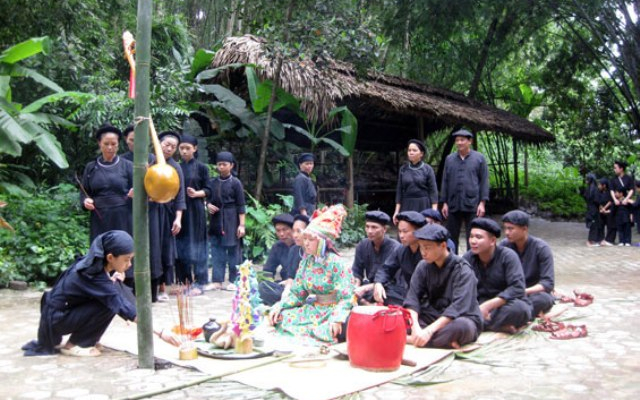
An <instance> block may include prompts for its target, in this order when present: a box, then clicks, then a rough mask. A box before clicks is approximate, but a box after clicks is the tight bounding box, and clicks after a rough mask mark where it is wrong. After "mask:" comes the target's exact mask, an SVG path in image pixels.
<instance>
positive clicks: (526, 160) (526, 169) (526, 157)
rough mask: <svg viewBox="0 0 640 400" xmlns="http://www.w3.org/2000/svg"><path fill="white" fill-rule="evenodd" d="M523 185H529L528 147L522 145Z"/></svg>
mask: <svg viewBox="0 0 640 400" xmlns="http://www.w3.org/2000/svg"><path fill="white" fill-rule="evenodd" d="M524 187H529V147H528V146H524Z"/></svg>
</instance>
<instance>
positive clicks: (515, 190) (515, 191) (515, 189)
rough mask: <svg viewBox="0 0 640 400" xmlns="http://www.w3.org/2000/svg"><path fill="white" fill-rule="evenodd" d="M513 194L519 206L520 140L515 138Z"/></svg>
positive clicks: (516, 206) (515, 202)
mask: <svg viewBox="0 0 640 400" xmlns="http://www.w3.org/2000/svg"><path fill="white" fill-rule="evenodd" d="M512 140H513V196H514V197H515V201H514V206H515V208H518V206H519V205H520V188H519V186H520V185H519V179H518V142H516V138H515V137H514V138H513V139H512Z"/></svg>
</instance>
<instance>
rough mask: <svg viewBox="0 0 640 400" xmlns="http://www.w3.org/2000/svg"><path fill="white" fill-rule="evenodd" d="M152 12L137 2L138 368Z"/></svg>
mask: <svg viewBox="0 0 640 400" xmlns="http://www.w3.org/2000/svg"><path fill="white" fill-rule="evenodd" d="M151 10H152V0H139V1H138V27H137V32H136V38H137V42H136V99H135V110H134V115H135V116H136V122H138V123H137V125H136V128H135V135H136V140H135V147H134V159H133V162H134V164H133V191H134V193H135V196H134V198H133V237H134V239H135V243H134V245H135V253H136V260H135V266H134V273H133V274H134V278H135V285H136V308H137V311H138V313H137V315H138V325H137V333H138V366H139V367H140V368H147V369H152V368H153V367H154V363H153V318H152V313H151V272H150V269H149V216H148V212H147V207H148V206H147V193H146V191H145V190H144V175H145V173H146V170H147V161H148V155H149V150H148V149H149V121H148V120H146V119H141V120H138V117H148V116H149V112H150V110H149V68H150V66H149V64H150V62H151Z"/></svg>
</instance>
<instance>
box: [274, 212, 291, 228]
mask: <svg viewBox="0 0 640 400" xmlns="http://www.w3.org/2000/svg"><path fill="white" fill-rule="evenodd" d="M271 223H272V224H274V225H275V224H285V225H288V226H289V228H293V215H291V214H278V215H276V216H275V217H273V218H272V219H271Z"/></svg>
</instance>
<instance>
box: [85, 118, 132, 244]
mask: <svg viewBox="0 0 640 400" xmlns="http://www.w3.org/2000/svg"><path fill="white" fill-rule="evenodd" d="M121 136H122V132H120V129H118V128H116V127H114V126H111V125H109V124H105V125H102V126H101V127H100V128H98V130H97V131H96V133H95V137H96V141H97V142H98V147H99V148H100V153H101V154H100V156H99V157H98V158H96V159H95V160H94V161H91V162H89V163H88V164H87V165H86V167H85V168H84V173H83V174H82V187H81V189H82V190H81V192H80V203H81V204H82V206H83V207H84V209H86V210H89V211H91V218H90V221H89V226H90V228H89V240H90V241H91V242H93V239H95V238H96V237H97V236H98V235H100V234H101V233H105V232H107V231H110V230H122V231H125V232H127V233H129V234H131V232H132V229H133V221H132V216H131V206H130V203H131V202H130V200H129V199H130V198H131V197H133V164H132V163H131V161H129V160H126V159H124V158H122V157H120V156H118V148H119V146H120V137H121Z"/></svg>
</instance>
